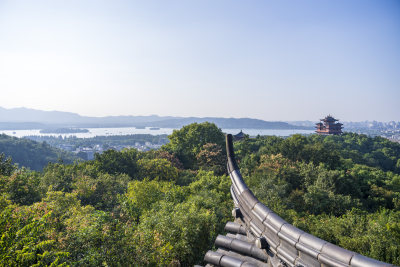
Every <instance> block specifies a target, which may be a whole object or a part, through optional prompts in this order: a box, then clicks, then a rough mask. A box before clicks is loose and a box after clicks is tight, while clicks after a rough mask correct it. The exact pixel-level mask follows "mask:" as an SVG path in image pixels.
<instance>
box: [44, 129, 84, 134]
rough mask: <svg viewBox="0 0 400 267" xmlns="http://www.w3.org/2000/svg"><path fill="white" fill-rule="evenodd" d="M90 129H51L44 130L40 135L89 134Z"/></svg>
mask: <svg viewBox="0 0 400 267" xmlns="http://www.w3.org/2000/svg"><path fill="white" fill-rule="evenodd" d="M88 132H89V130H88V129H80V128H50V129H42V130H40V133H46V134H52V133H54V134H70V133H88Z"/></svg>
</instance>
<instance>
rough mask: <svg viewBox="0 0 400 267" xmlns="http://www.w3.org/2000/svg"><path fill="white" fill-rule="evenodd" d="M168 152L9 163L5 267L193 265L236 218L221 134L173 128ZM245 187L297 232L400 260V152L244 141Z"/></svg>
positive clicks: (0, 225)
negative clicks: (21, 165) (25, 165)
mask: <svg viewBox="0 0 400 267" xmlns="http://www.w3.org/2000/svg"><path fill="white" fill-rule="evenodd" d="M168 138H169V140H170V142H169V143H168V144H166V145H164V146H163V147H162V148H161V149H160V150H156V151H154V150H152V151H148V152H139V151H137V150H135V149H128V150H123V151H121V152H118V151H114V150H108V151H106V152H105V153H103V154H101V155H99V154H98V155H96V157H95V159H94V160H92V161H85V162H76V163H74V164H65V163H50V164H49V165H47V167H45V168H44V170H43V171H41V172H37V171H30V170H26V169H18V168H16V167H15V166H13V164H12V163H11V161H10V160H7V159H6V158H5V157H1V158H0V211H1V216H0V233H1V237H0V265H5V266H21V265H22V266H26V265H33V264H37V265H38V266H44V265H50V264H53V266H57V265H63V264H64V265H71V266H81V265H88V266H101V265H108V266H110V265H111V266H114V265H120V266H130V265H138V266H192V265H194V264H202V259H203V256H204V254H205V252H206V251H207V250H209V249H211V248H212V246H213V242H214V239H215V237H216V236H217V235H218V234H219V233H223V227H224V225H225V223H226V222H227V221H229V220H232V217H231V210H232V207H233V202H232V199H231V196H230V191H229V189H230V185H231V182H230V179H229V177H228V176H227V175H226V170H225V158H226V156H225V141H224V134H223V133H222V132H221V130H220V129H218V128H217V127H216V126H215V125H214V124H211V123H207V122H206V123H201V124H197V123H195V124H191V125H188V126H185V127H183V128H182V129H180V130H176V131H174V133H173V134H171V135H170V136H169V137H168ZM235 150H236V152H237V159H238V161H239V165H240V168H241V171H242V174H243V176H244V177H245V179H246V183H247V184H248V185H249V187H250V188H251V189H252V190H253V191H254V193H255V195H256V196H257V197H258V198H259V199H260V201H262V202H263V203H264V204H266V205H267V206H269V207H270V208H271V209H273V210H274V211H275V212H276V213H278V214H279V215H280V216H282V217H283V218H285V219H286V220H288V221H289V222H290V223H293V224H294V225H296V226H297V227H299V228H301V229H303V230H305V231H308V232H310V233H312V234H314V235H316V236H319V237H321V238H323V239H326V240H327V241H329V242H332V243H335V244H338V245H340V246H342V247H345V248H347V249H350V250H354V251H356V252H359V253H362V254H364V255H366V256H369V257H373V258H376V259H378V260H381V261H386V262H391V263H394V264H397V265H399V264H400V247H399V245H398V244H400V175H399V173H400V161H399V160H400V145H399V144H395V143H391V142H389V141H387V140H385V139H383V138H369V137H367V136H363V135H357V134H344V135H342V136H317V135H311V136H308V137H304V136H300V135H294V136H292V137H289V138H286V139H283V138H278V137H257V138H254V139H249V138H245V139H243V140H241V141H239V142H236V143H235Z"/></svg>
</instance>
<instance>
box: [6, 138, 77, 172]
mask: <svg viewBox="0 0 400 267" xmlns="http://www.w3.org/2000/svg"><path fill="white" fill-rule="evenodd" d="M0 153H3V154H4V155H6V157H11V158H12V160H13V162H14V163H18V164H19V166H21V167H22V166H23V167H27V168H30V169H32V170H36V171H39V170H42V169H43V167H45V166H46V165H47V164H48V163H49V162H60V161H61V162H64V163H66V164H70V163H73V162H74V161H75V160H78V159H79V158H78V157H77V156H75V155H74V154H72V153H68V152H66V151H63V150H61V149H57V148H54V147H51V146H50V145H49V144H48V143H46V142H42V143H38V142H35V141H31V140H28V139H24V138H17V137H12V136H8V135H5V134H0Z"/></svg>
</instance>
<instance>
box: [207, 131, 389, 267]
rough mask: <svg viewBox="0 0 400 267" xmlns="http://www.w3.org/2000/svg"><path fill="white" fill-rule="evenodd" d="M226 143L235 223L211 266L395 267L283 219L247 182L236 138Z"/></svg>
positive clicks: (212, 257)
mask: <svg viewBox="0 0 400 267" xmlns="http://www.w3.org/2000/svg"><path fill="white" fill-rule="evenodd" d="M226 144H227V155H228V171H229V175H230V178H231V180H232V186H231V195H232V198H233V202H234V204H235V209H234V210H233V212H232V215H233V216H234V218H235V222H228V223H227V224H226V226H225V230H226V231H227V232H228V233H227V234H226V235H225V236H223V235H219V236H218V237H217V239H216V240H215V246H216V247H218V249H217V251H208V252H207V254H206V255H205V257H204V261H205V262H206V263H207V266H236V267H245V266H270V267H271V266H272V267H275V266H321V267H323V266H335V267H346V266H351V267H372V266H393V265H391V264H388V263H384V262H380V261H377V260H374V259H371V258H368V257H365V256H362V255H360V254H358V253H355V252H353V251H349V250H346V249H344V248H341V247H338V246H336V245H333V244H331V243H329V242H327V241H325V240H322V239H320V238H318V237H315V236H313V235H311V234H308V233H306V232H304V231H302V230H300V229H298V228H296V227H295V226H293V225H291V224H289V223H288V222H286V221H285V220H283V219H282V218H281V217H279V216H278V215H277V214H276V213H274V212H273V211H272V210H270V209H269V208H268V207H266V206H265V205H264V204H262V203H261V202H259V201H258V199H257V198H256V197H255V196H254V195H253V193H252V192H251V190H250V189H249V188H248V187H247V185H246V184H245V183H244V181H243V178H242V175H241V174H240V171H239V168H238V165H237V163H236V160H235V155H234V152H233V143H232V135H227V137H226Z"/></svg>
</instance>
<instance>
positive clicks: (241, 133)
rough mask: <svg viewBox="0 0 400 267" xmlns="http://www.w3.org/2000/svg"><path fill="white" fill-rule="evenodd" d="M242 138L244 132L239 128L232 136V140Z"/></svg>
mask: <svg viewBox="0 0 400 267" xmlns="http://www.w3.org/2000/svg"><path fill="white" fill-rule="evenodd" d="M243 138H244V133H243V131H242V130H240V132H239V133H238V134H235V135H234V136H233V140H235V141H237V140H242V139H243Z"/></svg>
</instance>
